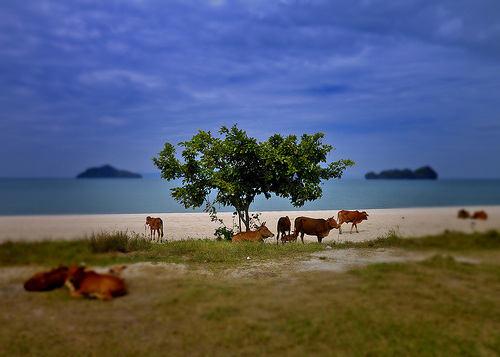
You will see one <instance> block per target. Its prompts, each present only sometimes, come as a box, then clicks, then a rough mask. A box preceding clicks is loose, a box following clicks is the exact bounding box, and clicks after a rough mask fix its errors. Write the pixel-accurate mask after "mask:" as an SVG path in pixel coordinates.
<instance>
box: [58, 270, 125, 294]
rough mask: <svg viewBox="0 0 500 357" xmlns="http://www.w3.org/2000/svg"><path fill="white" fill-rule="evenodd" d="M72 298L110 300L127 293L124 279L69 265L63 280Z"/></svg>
mask: <svg viewBox="0 0 500 357" xmlns="http://www.w3.org/2000/svg"><path fill="white" fill-rule="evenodd" d="M65 285H66V287H67V288H68V289H69V291H70V296H71V297H74V298H80V297H86V298H98V299H101V300H111V299H113V298H114V297H118V296H123V295H125V294H127V284H125V281H124V280H123V279H121V278H119V277H117V276H116V275H113V274H99V273H96V272H95V271H92V270H90V271H85V267H82V266H78V265H71V266H70V267H69V268H68V275H67V277H66V281H65Z"/></svg>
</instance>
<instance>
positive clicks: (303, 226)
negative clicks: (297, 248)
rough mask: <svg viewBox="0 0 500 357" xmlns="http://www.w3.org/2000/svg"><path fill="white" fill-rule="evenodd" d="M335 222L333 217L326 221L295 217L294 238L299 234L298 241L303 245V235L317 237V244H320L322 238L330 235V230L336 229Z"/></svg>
mask: <svg viewBox="0 0 500 357" xmlns="http://www.w3.org/2000/svg"><path fill="white" fill-rule="evenodd" d="M337 227H338V225H337V222H335V219H333V217H330V218H328V219H322V218H308V217H297V218H296V219H295V233H294V234H295V236H296V237H297V236H298V234H299V233H300V239H301V240H302V244H304V234H307V235H311V236H316V237H318V242H320V243H321V241H322V240H323V238H324V237H326V236H327V235H328V234H330V230H332V229H333V228H337Z"/></svg>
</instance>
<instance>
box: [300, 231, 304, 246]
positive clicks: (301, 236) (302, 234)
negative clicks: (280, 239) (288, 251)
mask: <svg viewBox="0 0 500 357" xmlns="http://www.w3.org/2000/svg"><path fill="white" fill-rule="evenodd" d="M300 239H301V240H302V244H304V232H300Z"/></svg>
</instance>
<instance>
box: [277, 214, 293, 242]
mask: <svg viewBox="0 0 500 357" xmlns="http://www.w3.org/2000/svg"><path fill="white" fill-rule="evenodd" d="M291 226H292V223H291V222H290V218H288V216H286V217H280V219H278V228H277V230H278V235H277V236H276V244H278V240H279V238H280V233H281V239H282V240H283V236H284V235H285V233H286V232H288V234H290V229H291Z"/></svg>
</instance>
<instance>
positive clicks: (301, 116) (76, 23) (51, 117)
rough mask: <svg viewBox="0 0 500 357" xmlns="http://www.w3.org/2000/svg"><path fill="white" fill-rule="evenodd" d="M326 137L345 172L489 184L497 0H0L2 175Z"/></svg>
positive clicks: (493, 167) (499, 113) (499, 132)
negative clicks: (430, 172) (227, 140)
mask: <svg viewBox="0 0 500 357" xmlns="http://www.w3.org/2000/svg"><path fill="white" fill-rule="evenodd" d="M235 123H238V127H239V128H241V129H243V130H245V131H246V132H247V133H248V135H250V136H253V137H256V138H257V139H259V140H261V141H264V140H267V139H268V137H269V136H271V135H272V134H274V133H281V134H283V135H288V134H296V135H301V134H303V133H310V134H312V133H315V132H324V133H325V140H324V142H325V143H327V144H331V145H332V146H334V147H335V148H336V150H335V151H334V152H332V154H331V155H330V157H329V161H336V160H338V159H340V158H347V159H352V160H354V161H355V162H356V166H354V167H352V168H350V169H348V171H347V172H346V176H345V177H363V175H364V174H365V173H366V172H369V171H375V172H379V171H381V170H384V169H392V168H410V169H417V168H419V167H421V166H424V165H430V166H432V167H433V168H434V169H435V170H436V171H437V172H438V174H439V175H440V177H442V178H500V159H499V157H500V2H499V1H498V0H474V1H466V0H405V1H399V0H393V1H384V0H328V1H327V0H323V1H319V0H312V1H300V0H299V1H294V0H290V1H288V0H282V1H274V0H212V1H210V0H177V1H176V0H114V1H113V0H109V1H102V0H99V1H98V0H72V1H55V0H40V1H35V2H33V1H18V0H4V1H2V6H1V7H0V177H74V176H76V175H77V174H78V173H79V172H81V171H84V170H85V169H86V168H87V167H91V166H100V165H103V164H111V165H113V166H115V167H117V168H120V169H127V170H131V171H135V172H141V173H149V172H156V171H157V169H156V168H155V167H154V165H153V163H152V160H151V158H152V157H154V156H155V155H156V154H157V153H158V152H159V151H161V150H162V149H163V145H164V143H165V142H167V141H168V142H170V143H173V144H177V143H179V142H181V141H184V140H188V139H189V138H191V137H192V136H193V135H194V134H196V130H197V129H201V130H207V131H208V130H210V131H212V133H213V134H216V133H217V132H218V130H219V128H220V127H221V126H222V125H226V126H228V127H229V126H232V125H233V124H235Z"/></svg>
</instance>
